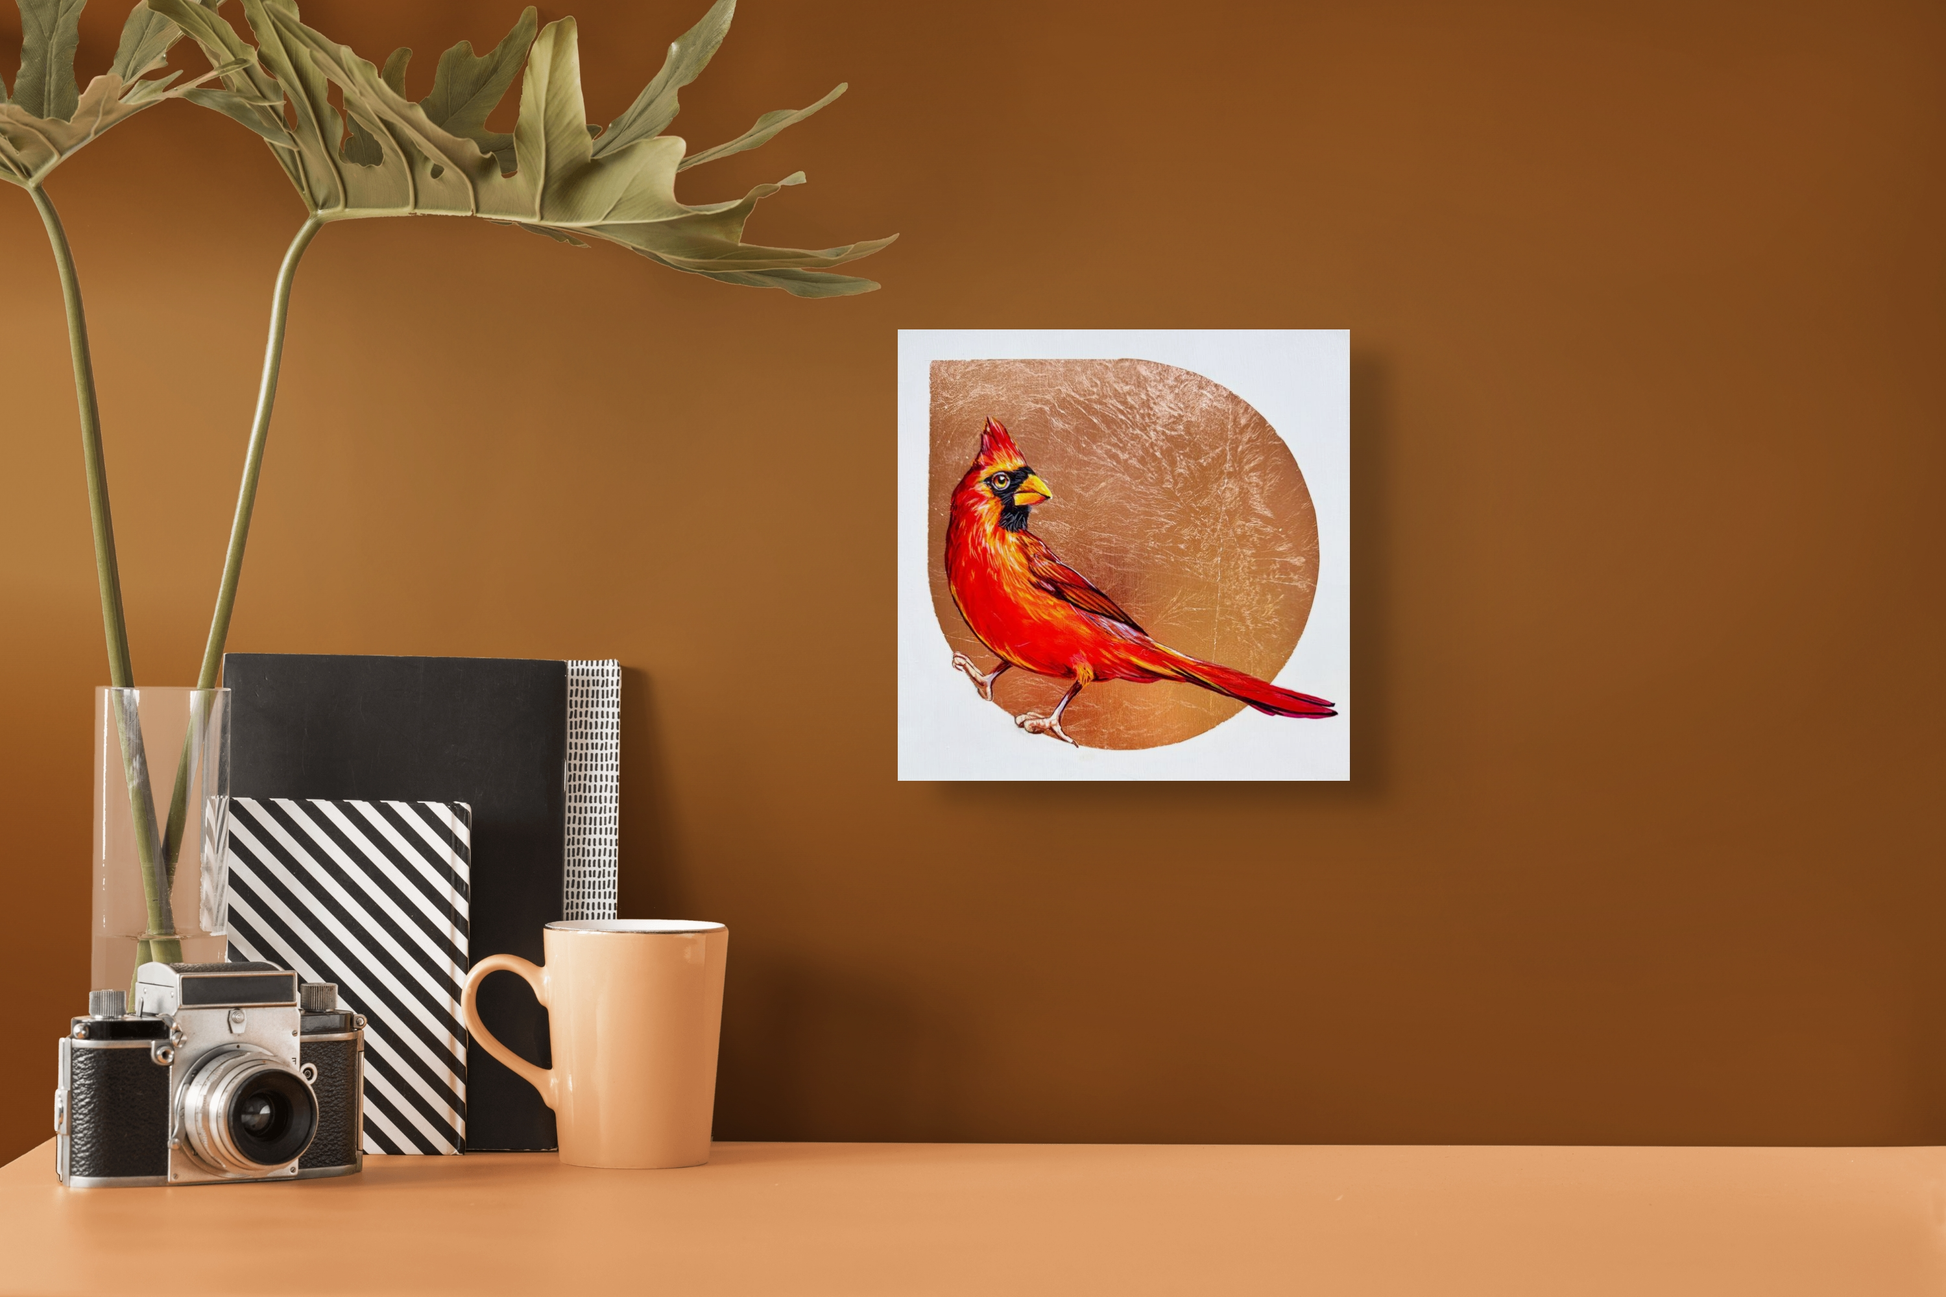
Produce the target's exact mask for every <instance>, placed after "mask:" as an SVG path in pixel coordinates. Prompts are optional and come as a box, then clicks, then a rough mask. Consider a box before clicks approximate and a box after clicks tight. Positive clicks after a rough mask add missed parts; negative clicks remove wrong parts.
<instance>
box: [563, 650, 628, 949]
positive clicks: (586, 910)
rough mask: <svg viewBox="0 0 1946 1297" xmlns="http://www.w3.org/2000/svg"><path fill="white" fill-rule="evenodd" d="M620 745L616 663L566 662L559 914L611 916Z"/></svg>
mask: <svg viewBox="0 0 1946 1297" xmlns="http://www.w3.org/2000/svg"><path fill="white" fill-rule="evenodd" d="M621 753H622V665H621V663H620V662H617V661H614V660H612V659H611V660H608V661H602V662H569V663H568V768H567V780H566V782H567V793H568V824H567V834H568V836H567V843H566V851H565V866H566V867H565V870H564V872H563V879H562V889H561V890H562V895H561V912H562V917H564V918H568V919H612V918H614V917H615V893H616V883H615V877H616V864H617V858H616V845H617V834H618V830H619V827H620V823H621V770H622V761H621Z"/></svg>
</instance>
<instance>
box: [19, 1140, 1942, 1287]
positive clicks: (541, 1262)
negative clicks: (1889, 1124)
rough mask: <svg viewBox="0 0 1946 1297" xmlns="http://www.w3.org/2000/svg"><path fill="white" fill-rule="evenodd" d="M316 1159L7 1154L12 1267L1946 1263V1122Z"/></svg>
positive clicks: (374, 1276) (1457, 1273) (1895, 1282)
mask: <svg viewBox="0 0 1946 1297" xmlns="http://www.w3.org/2000/svg"><path fill="white" fill-rule="evenodd" d="M365 1167H366V1169H365V1173H364V1174H363V1175H361V1176H352V1177H347V1178H344V1179H338V1180H321V1181H312V1182H310V1183H305V1184H278V1185H241V1186H234V1187H232V1186H216V1187H210V1188H181V1189H177V1188H164V1189H97V1190H92V1191H86V1190H82V1191H69V1190H64V1189H62V1188H61V1187H60V1186H59V1185H57V1184H56V1183H55V1180H54V1149H53V1145H52V1143H49V1144H45V1145H42V1146H41V1147H39V1148H37V1149H35V1150H33V1151H32V1152H30V1153H28V1154H27V1155H26V1156H25V1157H22V1158H20V1159H18V1160H16V1161H14V1162H12V1163H10V1164H9V1165H7V1166H6V1167H5V1168H4V1169H0V1292H6V1293H17V1292H18V1293H109V1292H114V1293H130V1292H141V1293H143V1294H145V1295H147V1297H159V1295H160V1294H166V1293H197V1294H218V1293H229V1292H237V1293H243V1292H250V1293H285V1292H288V1293H337V1292H400V1293H446V1292H453V1293H459V1292H464V1293H469V1294H482V1293H497V1292H507V1293H548V1292H572V1293H577V1294H593V1293H620V1292H628V1293H670V1294H683V1297H701V1295H703V1294H715V1293H749V1294H764V1295H765V1297H796V1295H798V1294H823V1293H832V1294H839V1293H842V1294H845V1295H846V1297H871V1295H876V1294H885V1295H886V1297H891V1295H893V1294H897V1295H898V1297H909V1295H911V1294H931V1293H954V1294H962V1293H963V1294H978V1295H979V1297H993V1295H994V1294H1002V1293H1004V1294H1010V1295H1011V1294H1040V1293H1049V1294H1055V1293H1058V1294H1063V1297H1072V1295H1074V1294H1112V1295H1113V1297H1138V1295H1141V1294H1151V1293H1154V1294H1161V1293H1168V1294H1179V1293H1221V1294H1224V1295H1225V1297H1242V1295H1244V1294H1256V1293H1278V1294H1296V1293H1302V1294H1306V1295H1307V1297H1331V1295H1337V1294H1357V1295H1358V1297H1374V1295H1378V1294H1411V1295H1412V1297H1428V1295H1430V1294H1440V1295H1441V1297H1449V1295H1451V1294H1472V1293H1480V1294H1489V1293H1490V1294H1494V1297H1516V1295H1519V1294H1543V1293H1544V1294H1550V1295H1551V1294H1559V1293H1568V1292H1572V1293H1576V1294H1583V1295H1593V1294H1630V1295H1631V1297H1633V1295H1635V1294H1643V1293H1654V1294H1657V1295H1658V1297H1677V1295H1679V1294H1689V1293H1697V1294H1704V1293H1707V1294H1710V1295H1711V1297H1720V1295H1722V1294H1739V1293H1750V1294H1762V1295H1763V1297H1791V1295H1793V1294H1800V1293H1806V1294H1808V1293H1818V1294H1825V1293H1833V1294H1836V1293H1845V1294H1851V1293H1869V1294H1873V1297H1902V1295H1903V1294H1906V1293H1913V1294H1918V1293H1926V1294H1930V1295H1932V1297H1937V1294H1939V1293H1941V1292H1946V1174H1943V1173H1946V1149H1936V1148H1871V1149H1848V1148H1827V1149H1803V1148H1495V1147H1392V1146H1369V1147H1353V1146H1338V1147H1331V1146H1290V1147H1278V1146H1263V1145H1247V1146H1211V1145H1201V1146H1184V1145H1104V1144H718V1145H717V1146H716V1150H715V1157H714V1160H713V1161H712V1162H711V1163H710V1164H709V1165H708V1166H704V1167H696V1168H691V1169H688V1170H682V1171H595V1170H586V1169H582V1168H579V1167H569V1166H562V1165H560V1163H559V1162H557V1161H556V1160H555V1158H554V1156H553V1155H552V1154H543V1153H525V1154H521V1153H497V1154H474V1155H472V1156H469V1157H446V1158H441V1157H373V1158H368V1159H366V1162H365Z"/></svg>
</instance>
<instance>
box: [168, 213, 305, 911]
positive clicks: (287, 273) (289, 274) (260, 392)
mask: <svg viewBox="0 0 1946 1297" xmlns="http://www.w3.org/2000/svg"><path fill="white" fill-rule="evenodd" d="M323 228H324V218H323V217H321V216H319V215H318V214H317V213H316V212H313V213H311V215H310V216H309V217H308V218H306V220H305V222H304V224H303V225H302V226H300V227H299V228H298V231H297V236H296V237H295V238H293V239H292V240H291V245H290V247H289V248H287V249H285V251H284V264H283V265H282V266H280V267H278V270H277V286H276V287H275V288H274V289H273V290H272V291H271V295H270V336H269V338H267V339H266V340H265V342H264V368H263V377H262V378H261V380H259V382H258V384H257V413H256V417H255V418H254V420H253V421H252V422H251V425H250V447H249V449H248V450H247V451H245V453H244V457H243V485H242V486H241V487H240V488H239V489H238V491H237V500H236V517H235V518H234V519H233V520H232V521H231V523H230V547H229V549H228V550H227V551H226V552H225V553H224V555H223V581H222V584H221V585H219V586H218V587H217V591H216V613H215V615H214V616H213V617H211V618H210V624H209V640H208V642H207V643H206V644H205V645H204V647H203V667H202V670H201V671H200V672H198V673H197V676H196V687H197V688H198V689H214V688H216V679H217V676H218V675H219V674H220V673H221V671H222V670H223V645H224V642H225V641H226V640H228V639H229V637H230V613H231V611H232V610H233V609H234V608H235V606H236V588H237V581H238V580H239V579H240V578H241V577H242V575H243V547H244V546H245V545H246V544H248V543H249V540H250V515H251V512H252V511H253V510H255V508H256V507H257V476H258V474H260V473H261V472H262V471H263V465H264V442H265V441H266V440H268V438H269V436H270V415H271V411H272V410H273V409H274V408H275V407H276V405H277V375H278V372H279V371H280V370H281V369H282V368H283V364H284V327H285V324H286V323H287V321H288V320H289V318H290V308H291V285H292V284H293V283H294V282H296V279H297V265H298V263H299V262H300V261H302V260H303V259H304V250H305V249H306V248H308V247H310V246H311V240H312V239H313V238H315V237H316V236H317V232H318V231H319V230H321V229H323ZM197 728H198V727H197V725H196V724H194V723H192V724H191V726H190V730H189V733H188V734H186V735H184V736H183V748H182V760H181V761H179V762H177V763H176V787H175V792H174V794H173V795H172V796H171V797H170V798H169V821H168V827H167V828H166V829H165V830H164V832H163V839H162V840H163V854H164V857H165V859H166V860H167V861H168V875H169V879H170V881H171V882H173V881H174V880H175V876H176V857H177V856H178V855H179V854H180V853H181V851H182V839H183V829H184V827H185V821H186V820H187V818H188V810H189V766H190V760H189V756H190V746H189V745H190V741H191V739H192V738H193V737H194V736H195V733H196V730H197Z"/></svg>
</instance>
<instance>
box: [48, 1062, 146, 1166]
mask: <svg viewBox="0 0 1946 1297" xmlns="http://www.w3.org/2000/svg"><path fill="white" fill-rule="evenodd" d="M69 1068H70V1071H69V1083H68V1174H69V1175H74V1176H124V1175H167V1174H169V1069H168V1068H166V1067H163V1066H161V1065H159V1064H157V1063H155V1062H154V1061H152V1060H151V1059H150V1058H149V1051H148V1050H147V1049H143V1048H133V1049H130V1048H121V1049H87V1048H77V1049H75V1050H74V1053H73V1057H72V1059H71V1060H70V1063H69Z"/></svg>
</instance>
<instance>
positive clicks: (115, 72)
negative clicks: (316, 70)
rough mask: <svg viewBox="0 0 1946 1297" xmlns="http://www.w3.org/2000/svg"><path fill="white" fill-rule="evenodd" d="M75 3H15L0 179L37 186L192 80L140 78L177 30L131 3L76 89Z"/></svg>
mask: <svg viewBox="0 0 1946 1297" xmlns="http://www.w3.org/2000/svg"><path fill="white" fill-rule="evenodd" d="M165 2H166V0H165ZM181 2H182V3H189V0H181ZM81 7H82V0H21V3H20V9H21V28H22V33H23V36H24V39H23V41H22V51H21V52H22V58H21V74H20V77H19V79H18V80H17V81H16V82H15V86H14V89H15V94H14V96H13V98H11V99H8V98H6V96H5V95H4V94H0V180H5V181H8V182H9V183H11V184H16V185H22V186H26V187H30V188H31V187H33V186H36V185H39V184H40V183H41V182H42V181H44V180H45V179H46V178H47V176H48V174H49V173H50V172H52V171H53V170H54V169H55V168H56V167H58V166H60V165H61V163H62V162H64V161H66V160H67V159H68V158H70V157H73V156H74V154H75V153H76V152H77V151H79V150H80V149H82V148H84V147H86V146H87V145H88V143H89V142H90V141H92V140H94V139H96V138H98V137H99V136H100V135H101V134H102V133H103V132H104V131H107V130H108V129H110V128H111V127H113V126H115V125H116V124H117V123H119V122H122V121H125V120H127V119H128V118H130V117H133V116H134V115H135V114H136V113H139V112H141V111H142V110H143V109H145V108H150V107H153V106H154V105H156V104H158V103H161V102H162V101H163V100H164V99H173V98H177V97H180V96H182V95H184V94H187V93H189V92H190V91H191V90H193V89H195V88H196V87H197V85H198V82H191V83H189V84H188V85H186V86H176V85H175V84H174V83H175V81H176V80H177V78H178V77H180V76H181V75H182V74H181V73H180V72H170V73H167V74H166V75H164V76H160V77H151V76H148V75H147V74H148V73H150V72H153V71H154V70H155V69H157V68H159V67H160V66H162V64H163V63H164V62H165V61H166V60H167V58H168V53H169V47H170V46H171V45H173V44H174V43H175V42H176V41H177V40H178V39H179V34H178V32H177V30H176V27H175V25H174V24H172V23H168V22H164V21H162V18H161V17H160V16H159V15H158V14H157V13H153V12H150V11H149V10H148V9H147V8H145V7H143V6H142V5H140V4H138V5H137V6H136V8H135V9H134V10H133V11H132V12H131V13H130V14H129V16H128V19H127V21H126V22H125V23H124V24H123V25H122V38H121V44H120V46H119V48H118V49H117V51H116V55H115V63H114V66H113V67H112V68H110V69H109V71H107V72H105V73H103V74H102V75H101V76H98V77H96V78H95V79H94V80H92V81H90V82H89V83H88V85H87V88H86V89H84V90H80V91H78V92H77V91H76V89H75V80H74V51H75V47H76V43H77V41H76V28H75V23H76V20H77V19H78V18H79V17H80V13H81ZM242 55H243V57H244V59H245V61H246V62H248V61H249V60H250V59H251V58H252V57H253V55H252V54H251V52H250V49H249V47H248V46H244V47H243V48H242ZM239 66H241V65H239ZM216 75H217V73H215V72H211V73H209V74H207V75H206V76H204V77H202V78H200V79H199V80H200V81H207V80H209V79H211V78H212V77H214V76H216ZM273 85H274V83H273ZM279 102H280V104H281V99H280V100H279Z"/></svg>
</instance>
